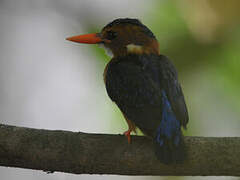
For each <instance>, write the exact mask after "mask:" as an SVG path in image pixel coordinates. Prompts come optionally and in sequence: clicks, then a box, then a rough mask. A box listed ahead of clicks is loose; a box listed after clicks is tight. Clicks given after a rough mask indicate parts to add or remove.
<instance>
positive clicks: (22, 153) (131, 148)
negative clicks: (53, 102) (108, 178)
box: [0, 125, 240, 176]
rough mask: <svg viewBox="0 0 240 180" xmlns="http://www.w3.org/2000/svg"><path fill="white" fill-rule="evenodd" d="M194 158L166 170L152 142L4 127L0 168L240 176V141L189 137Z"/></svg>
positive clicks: (0, 129) (190, 154)
mask: <svg viewBox="0 0 240 180" xmlns="http://www.w3.org/2000/svg"><path fill="white" fill-rule="evenodd" d="M185 142H186V146H187V149H188V159H187V160H186V161H185V163H184V164H179V165H164V164H161V163H160V162H159V161H158V160H157V159H156V156H155V154H154V151H153V145H152V142H151V140H149V139H148V138H146V137H142V136H132V144H130V145H129V144H128V143H127V140H126V138H125V137H124V136H122V135H104V134H86V133H81V132H78V133H77V132H69V131H51V130H39V129H30V128H23V127H15V126H7V125H0V165H1V166H10V167H20V168H29V169H37V170H43V171H47V172H54V171H60V172H67V173H74V174H121V175H170V176H240V138H239V137H222V138H216V137H185Z"/></svg>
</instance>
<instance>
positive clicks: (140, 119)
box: [67, 18, 188, 164]
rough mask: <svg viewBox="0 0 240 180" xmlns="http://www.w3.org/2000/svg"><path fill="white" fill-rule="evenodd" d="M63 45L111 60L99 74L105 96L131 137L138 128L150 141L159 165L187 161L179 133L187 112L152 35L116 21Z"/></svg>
mask: <svg viewBox="0 0 240 180" xmlns="http://www.w3.org/2000/svg"><path fill="white" fill-rule="evenodd" d="M67 40H70V41H74V42H78V43H88V44H103V45H104V47H105V48H107V49H108V50H110V51H111V52H112V55H113V58H112V59H111V61H110V62H109V63H108V64H107V66H106V68H105V70H104V82H105V85H106V89H107V93H108V95H109V97H110V98H111V100H112V101H114V102H115V103H116V104H117V106H118V107H119V109H120V110H121V112H122V113H123V115H124V117H125V119H126V121H127V124H128V127H129V129H128V131H126V132H125V133H124V134H125V135H126V136H127V138H128V142H129V143H130V141H131V139H130V133H131V132H132V131H135V130H136V127H138V128H139V129H140V130H141V131H142V132H143V133H144V134H145V135H147V136H149V137H151V138H152V139H153V142H154V145H155V149H156V154H157V157H158V159H159V160H160V161H161V162H163V163H166V164H170V163H179V162H182V161H183V160H184V159H185V157H186V150H185V146H184V141H183V136H182V131H181V127H184V128H186V125H187V123H188V112H187V107H186V104H185V100H184V96H183V93H182V89H181V86H180V84H179V81H178V77H177V72H176V70H175V68H174V66H173V64H172V63H171V62H170V61H169V59H168V58H167V57H166V56H164V55H162V54H160V52H159V45H158V41H157V39H156V38H155V36H154V34H153V33H152V32H151V31H150V30H149V29H148V28H147V27H146V26H145V25H143V24H142V23H141V22H140V21H139V20H138V19H129V18H125V19H116V20H114V21H112V22H111V23H109V24H107V25H106V26H105V27H104V28H103V29H102V31H101V32H100V33H95V34H85V35H79V36H73V37H70V38H67Z"/></svg>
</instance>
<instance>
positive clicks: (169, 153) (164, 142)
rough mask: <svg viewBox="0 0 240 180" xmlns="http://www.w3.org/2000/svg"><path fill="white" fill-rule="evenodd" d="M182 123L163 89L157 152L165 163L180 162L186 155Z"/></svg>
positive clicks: (157, 134)
mask: <svg viewBox="0 0 240 180" xmlns="http://www.w3.org/2000/svg"><path fill="white" fill-rule="evenodd" d="M183 147H184V146H183V141H182V133H181V125H180V121H179V120H177V118H176V116H175V114H174V112H173V110H172V107H171V105H170V102H169V101H168V98H167V95H166V93H165V91H164V90H163V91H162V120H161V123H160V125H159V127H158V128H157V132H156V153H157V156H158V157H159V159H160V160H161V161H162V162H164V163H171V162H179V161H182V159H183V157H184V150H183V149H184V148H183Z"/></svg>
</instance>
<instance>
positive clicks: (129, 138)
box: [124, 129, 132, 144]
mask: <svg viewBox="0 0 240 180" xmlns="http://www.w3.org/2000/svg"><path fill="white" fill-rule="evenodd" d="M131 132H132V130H130V129H128V130H127V131H125V132H124V135H125V136H126V137H127V140H128V144H131Z"/></svg>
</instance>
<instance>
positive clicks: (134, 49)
mask: <svg viewBox="0 0 240 180" xmlns="http://www.w3.org/2000/svg"><path fill="white" fill-rule="evenodd" d="M126 47H127V52H129V53H136V54H140V53H142V51H143V47H142V46H140V45H136V44H128V45H127V46H126Z"/></svg>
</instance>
